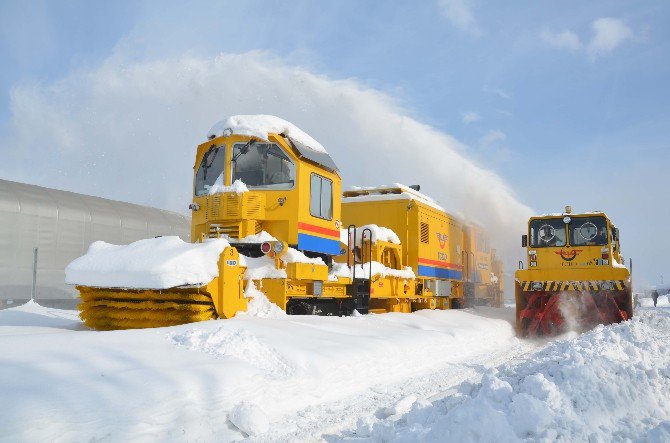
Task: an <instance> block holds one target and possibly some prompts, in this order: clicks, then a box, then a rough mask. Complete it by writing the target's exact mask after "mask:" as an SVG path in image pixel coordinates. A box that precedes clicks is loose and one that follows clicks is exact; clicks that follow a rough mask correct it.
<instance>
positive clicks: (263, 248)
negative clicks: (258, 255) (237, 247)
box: [261, 241, 272, 254]
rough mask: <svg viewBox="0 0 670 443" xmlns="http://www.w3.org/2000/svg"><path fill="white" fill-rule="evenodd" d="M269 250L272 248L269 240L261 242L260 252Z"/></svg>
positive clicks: (268, 251) (266, 252)
mask: <svg viewBox="0 0 670 443" xmlns="http://www.w3.org/2000/svg"><path fill="white" fill-rule="evenodd" d="M271 250H272V245H271V244H270V242H267V241H265V242H263V243H261V252H262V253H263V254H269V253H270V251H271Z"/></svg>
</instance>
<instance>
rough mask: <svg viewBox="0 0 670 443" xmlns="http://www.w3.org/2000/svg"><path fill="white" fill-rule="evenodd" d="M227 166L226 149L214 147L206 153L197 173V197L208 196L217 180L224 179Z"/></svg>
mask: <svg viewBox="0 0 670 443" xmlns="http://www.w3.org/2000/svg"><path fill="white" fill-rule="evenodd" d="M225 164H226V147H225V146H212V147H211V148H209V150H207V152H205V154H204V155H203V156H202V160H200V165H199V166H198V170H197V171H196V173H195V195H197V196H200V195H207V194H209V190H210V188H211V187H212V186H213V185H214V183H215V182H216V179H217V178H219V177H221V179H223V170H224V166H225Z"/></svg>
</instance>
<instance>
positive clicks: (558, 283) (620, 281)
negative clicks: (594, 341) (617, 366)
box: [515, 206, 633, 336]
mask: <svg viewBox="0 0 670 443" xmlns="http://www.w3.org/2000/svg"><path fill="white" fill-rule="evenodd" d="M522 245H523V247H525V248H526V252H527V261H526V269H519V270H518V271H516V275H515V280H516V281H515V287H516V290H515V292H516V321H517V329H518V330H519V332H520V334H521V335H523V336H526V335H553V334H556V333H558V332H561V331H563V330H565V329H566V328H578V329H580V328H584V329H586V328H589V327H592V326H593V325H595V324H598V323H603V324H610V323H615V322H619V321H624V320H627V319H629V318H631V317H632V316H633V300H632V283H631V274H630V271H629V270H628V269H627V268H626V267H625V266H624V265H623V262H624V259H623V255H622V254H621V246H620V244H619V230H618V229H617V228H616V226H614V224H613V223H612V221H611V220H610V219H609V217H607V215H606V214H605V213H603V212H590V213H582V214H573V213H572V209H571V208H570V207H569V206H568V207H566V209H565V212H564V213H562V214H551V215H546V216H539V217H532V218H531V219H530V221H529V222H528V232H527V234H526V235H524V236H523V238H522ZM521 264H522V265H523V262H522V263H521ZM569 323H572V324H569Z"/></svg>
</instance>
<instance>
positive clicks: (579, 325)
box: [517, 287, 632, 337]
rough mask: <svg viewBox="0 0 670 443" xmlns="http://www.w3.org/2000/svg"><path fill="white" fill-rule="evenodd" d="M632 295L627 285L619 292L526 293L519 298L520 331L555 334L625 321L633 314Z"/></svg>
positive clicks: (535, 334) (522, 332)
mask: <svg viewBox="0 0 670 443" xmlns="http://www.w3.org/2000/svg"><path fill="white" fill-rule="evenodd" d="M630 297H631V295H630V292H629V291H628V290H627V288H626V287H624V289H623V290H619V291H597V292H596V291H588V290H585V291H561V292H551V291H533V292H523V293H521V294H520V295H519V296H518V299H517V310H519V311H520V312H519V314H518V315H517V318H518V323H517V327H518V329H519V334H520V335H521V336H523V337H527V336H552V335H556V334H560V333H563V332H567V331H577V332H582V331H586V330H588V329H591V328H593V327H594V326H596V325H598V324H605V325H608V324H612V323H618V322H621V321H625V320H628V319H629V318H630V317H631V316H632V311H631V309H632V307H631V303H630Z"/></svg>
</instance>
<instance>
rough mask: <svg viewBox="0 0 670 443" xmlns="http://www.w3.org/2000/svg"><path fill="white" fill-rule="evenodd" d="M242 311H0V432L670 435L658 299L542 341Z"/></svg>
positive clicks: (121, 436) (451, 325)
mask: <svg viewBox="0 0 670 443" xmlns="http://www.w3.org/2000/svg"><path fill="white" fill-rule="evenodd" d="M659 301H662V300H659ZM257 312H263V313H264V314H263V315H265V316H264V317H258V316H252V315H243V316H238V317H236V318H234V319H231V320H223V321H209V322H204V323H198V324H191V325H182V326H177V327H171V328H161V329H151V330H135V331H112V332H95V331H90V330H87V329H86V328H84V327H83V326H82V324H81V322H80V321H79V320H78V318H77V315H76V312H72V311H62V310H55V309H49V308H43V307H41V306H39V305H36V304H33V303H29V304H27V305H24V306H21V307H17V308H12V309H7V310H3V311H0V398H1V399H2V401H1V402H0V440H2V441H45V440H48V441H83V440H103V439H104V440H108V441H128V440H132V441H184V440H188V441H202V440H206V441H212V440H216V441H229V440H239V439H245V438H249V439H251V440H255V441H305V440H308V441H309V440H312V441H314V440H317V441H320V440H325V441H360V440H362V441H417V440H426V441H445V440H451V441H468V440H498V441H515V440H521V439H532V440H536V439H545V440H555V439H562V440H564V441H574V440H588V439H593V440H594V441H598V440H601V441H605V440H625V439H627V438H631V439H633V440H636V439H647V440H652V441H664V440H666V441H667V440H668V438H670V421H669V420H670V408H669V407H668V406H667V405H668V404H670V381H669V380H670V352H669V351H670V349H668V344H667V343H670V342H669V340H668V339H669V338H670V306H668V303H667V300H666V301H665V302H664V303H659V307H658V308H653V307H650V308H647V307H645V308H641V309H640V310H639V315H638V316H637V317H636V318H635V319H634V320H632V321H631V322H628V323H625V324H621V325H613V326H608V327H599V328H597V329H595V330H594V331H591V332H589V333H586V334H582V335H581V336H575V337H563V338H562V339H560V340H556V341H554V342H551V343H545V342H537V341H527V340H518V339H517V338H516V337H515V336H514V331H513V328H512V317H513V310H511V309H477V310H473V311H470V310H465V311H421V312H417V313H414V314H384V315H369V316H357V317H348V318H333V317H297V316H292V317H289V316H285V315H280V314H278V313H276V312H274V313H273V311H271V310H258V311H257Z"/></svg>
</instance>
